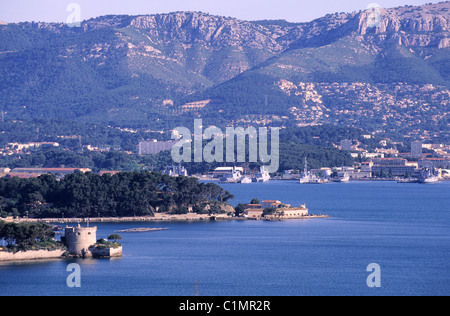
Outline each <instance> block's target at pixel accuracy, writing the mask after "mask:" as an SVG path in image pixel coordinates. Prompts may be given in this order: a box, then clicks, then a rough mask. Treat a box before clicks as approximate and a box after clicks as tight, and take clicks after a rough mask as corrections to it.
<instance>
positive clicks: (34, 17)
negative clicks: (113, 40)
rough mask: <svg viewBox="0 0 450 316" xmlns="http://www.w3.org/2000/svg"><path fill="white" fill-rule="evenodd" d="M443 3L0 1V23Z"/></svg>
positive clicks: (311, 12) (311, 13) (281, 15)
mask: <svg viewBox="0 0 450 316" xmlns="http://www.w3.org/2000/svg"><path fill="white" fill-rule="evenodd" d="M441 1H442V0H437V1H433V0H373V1H371V0H341V1H339V0H308V1H306V0H220V1H218V0H0V20H1V21H5V22H9V23H12V22H23V21H36V22H38V21H41V22H66V21H67V17H68V16H69V15H70V13H68V12H67V6H68V5H69V4H70V3H76V4H78V5H79V8H80V9H81V12H80V13H81V20H87V19H89V18H91V17H97V16H101V15H107V14H130V15H139V14H154V13H168V12H174V11H202V12H206V13H210V14H214V15H223V16H231V17H235V18H239V19H243V20H263V19H284V20H288V21H291V22H306V21H311V20H314V19H316V18H319V17H322V16H324V15H326V14H327V13H334V12H352V11H359V10H363V9H365V8H366V7H367V6H368V5H369V4H371V3H378V4H379V5H380V6H381V7H389V8H391V7H396V6H403V5H421V4H425V3H430V2H432V3H437V2H441Z"/></svg>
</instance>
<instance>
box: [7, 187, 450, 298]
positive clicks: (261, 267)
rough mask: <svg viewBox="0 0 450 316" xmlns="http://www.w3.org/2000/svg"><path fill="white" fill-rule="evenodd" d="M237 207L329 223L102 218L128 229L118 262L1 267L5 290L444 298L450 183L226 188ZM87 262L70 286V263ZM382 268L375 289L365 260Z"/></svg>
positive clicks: (449, 254) (449, 286)
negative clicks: (297, 208)
mask: <svg viewBox="0 0 450 316" xmlns="http://www.w3.org/2000/svg"><path fill="white" fill-rule="evenodd" d="M222 186H223V187H224V188H225V189H227V190H229V191H230V192H231V193H233V194H234V195H235V199H234V201H232V203H234V204H237V203H239V202H244V203H248V202H250V200H251V199H252V198H258V199H260V200H264V199H276V200H280V201H282V202H284V203H289V204H292V205H299V204H306V205H307V206H308V208H309V209H310V212H311V213H316V214H320V213H322V214H328V215H330V216H331V217H330V218H326V219H308V220H292V221H282V222H265V221H229V222H204V223H201V222H200V223H120V224H106V223H105V224H99V225H98V238H100V237H107V236H109V235H110V234H111V233H113V232H114V231H116V230H121V229H127V228H138V227H166V228H169V229H168V230H164V231H158V232H146V233H121V235H122V237H123V241H122V244H123V249H124V255H123V257H122V258H118V259H110V260H109V259H104V260H55V261H45V262H33V263H30V262H27V263H14V264H11V263H9V264H4V263H3V264H0V295H71V296H73V295H86V296H94V295H151V296H189V295H195V294H197V293H198V295H200V296H203V295H204V296H255V295H256V296H300V295H449V294H450V182H446V183H438V184H430V185H418V184H398V183H394V182H350V183H333V184H326V185H300V184H297V183H296V182H289V181H271V182H269V183H258V184H223V185H222ZM73 262H76V263H78V264H79V265H80V266H81V287H80V288H69V287H68V286H67V283H66V279H67V277H68V276H69V275H70V273H71V272H67V270H66V269H67V265H68V264H69V263H73ZM371 263H376V264H378V265H379V266H380V269H381V274H380V278H381V287H380V288H370V287H368V286H367V282H366V280H367V278H368V277H369V275H370V273H371V272H367V271H366V268H367V266H368V265H369V264H371Z"/></svg>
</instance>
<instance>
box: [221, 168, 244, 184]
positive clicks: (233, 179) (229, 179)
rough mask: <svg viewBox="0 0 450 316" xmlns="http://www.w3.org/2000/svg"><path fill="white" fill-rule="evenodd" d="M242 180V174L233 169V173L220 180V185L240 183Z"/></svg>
mask: <svg viewBox="0 0 450 316" xmlns="http://www.w3.org/2000/svg"><path fill="white" fill-rule="evenodd" d="M241 179H242V176H241V173H240V172H239V171H237V170H236V167H234V168H233V171H232V172H231V173H229V174H227V175H225V176H224V177H223V178H220V183H239V182H240V181H241Z"/></svg>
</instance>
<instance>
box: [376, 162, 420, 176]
mask: <svg viewBox="0 0 450 316" xmlns="http://www.w3.org/2000/svg"><path fill="white" fill-rule="evenodd" d="M372 163H373V166H372V174H373V175H374V176H375V175H378V176H380V177H404V176H411V175H412V174H414V173H416V171H417V165H415V164H409V163H408V161H407V160H406V159H404V158H375V159H372Z"/></svg>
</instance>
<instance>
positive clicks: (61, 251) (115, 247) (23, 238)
mask: <svg viewBox="0 0 450 316" xmlns="http://www.w3.org/2000/svg"><path fill="white" fill-rule="evenodd" d="M55 235H56V234H55V231H54V230H53V228H52V227H51V226H50V225H48V224H45V223H19V224H18V223H6V222H3V221H0V240H1V239H3V240H5V241H6V242H7V245H6V246H3V247H0V262H2V261H21V260H38V259H66V258H111V257H121V256H122V245H121V244H120V243H118V242H117V241H116V240H117V239H121V237H120V236H119V235H117V234H114V235H111V236H110V237H109V238H108V239H112V240H114V239H116V240H114V241H109V240H104V239H103V238H102V239H99V240H97V227H89V226H88V227H81V225H78V226H76V227H68V226H67V227H66V228H65V234H64V236H62V237H61V240H60V241H58V240H56V239H55Z"/></svg>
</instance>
